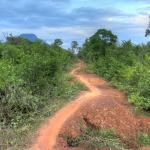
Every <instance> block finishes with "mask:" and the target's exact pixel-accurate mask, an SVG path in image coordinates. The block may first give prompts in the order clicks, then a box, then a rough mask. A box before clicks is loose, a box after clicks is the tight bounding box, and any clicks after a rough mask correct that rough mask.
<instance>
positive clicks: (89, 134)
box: [60, 127, 126, 150]
mask: <svg viewBox="0 0 150 150" xmlns="http://www.w3.org/2000/svg"><path fill="white" fill-rule="evenodd" d="M81 130H82V129H81ZM60 136H61V137H63V138H65V139H66V140H67V143H68V147H81V148H91V149H101V148H116V149H118V150H125V149H126V145H125V144H124V143H123V142H122V141H121V140H120V139H119V138H118V137H117V135H116V133H115V132H114V130H113V129H108V130H105V129H103V128H96V129H92V128H91V127H88V128H86V129H83V130H82V134H81V135H79V136H77V137H73V136H72V135H69V136H65V135H60Z"/></svg>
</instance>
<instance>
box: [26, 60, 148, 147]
mask: <svg viewBox="0 0 150 150" xmlns="http://www.w3.org/2000/svg"><path fill="white" fill-rule="evenodd" d="M83 65H84V63H83V62H81V61H80V63H78V68H76V69H74V70H72V71H71V74H73V75H75V79H76V80H79V81H80V82H82V83H84V84H85V86H87V87H88V88H89V90H88V91H81V92H80V95H79V96H78V97H77V99H76V100H74V101H72V102H70V103H69V104H67V105H66V106H65V107H64V108H62V109H61V110H59V111H58V112H57V113H56V114H55V115H54V116H52V117H51V118H49V120H48V121H47V122H46V123H44V124H43V125H42V126H41V127H40V128H39V130H38V131H37V137H36V139H34V140H33V144H32V145H31V146H30V148H28V150H81V149H82V148H80V147H75V148H73V147H68V144H67V141H66V140H65V139H64V138H62V137H60V136H59V134H63V135H70V134H71V135H73V136H77V135H79V134H81V131H80V130H79V126H80V125H81V124H82V126H83V127H84V128H86V127H87V126H92V127H93V128H96V127H98V126H101V127H105V128H106V129H108V128H114V129H115V131H116V132H117V135H118V137H120V138H121V139H122V140H123V141H124V142H125V143H126V144H129V145H130V144H132V145H135V147H136V143H135V142H134V139H135V137H136V133H137V132H138V131H144V132H146V133H148V134H149V135H150V119H149V118H147V117H144V116H142V115H140V114H137V113H133V112H132V111H131V110H133V109H132V106H131V104H129V103H128V102H127V98H126V97H125V95H124V94H123V93H122V92H120V91H117V90H116V89H115V88H113V87H110V86H109V83H108V82H106V81H104V80H103V79H101V78H99V77H98V76H97V75H95V74H88V73H81V72H80V70H81V67H82V66H83ZM122 134H124V135H126V136H127V137H128V139H126V140H124V139H123V138H122V136H121V135H122ZM86 149H87V148H86ZM141 149H142V150H150V148H146V147H145V148H144V147H143V148H141Z"/></svg>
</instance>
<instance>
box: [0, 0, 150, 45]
mask: <svg viewBox="0 0 150 150" xmlns="http://www.w3.org/2000/svg"><path fill="white" fill-rule="evenodd" d="M0 10H1V13H0V40H4V37H5V36H8V35H9V34H12V35H13V36H17V35H20V34H22V33H34V34H36V35H37V37H38V38H40V39H42V40H44V41H46V42H47V43H52V42H53V41H54V40H55V39H57V38H59V39H61V40H62V41H63V45H62V46H63V47H64V48H68V47H70V45H71V41H78V43H79V45H80V46H82V44H83V43H84V42H85V39H86V38H89V37H90V36H92V35H93V34H94V33H95V32H96V31H97V30H98V29H103V28H104V29H107V30H111V31H112V33H113V34H115V35H117V36H118V39H119V40H118V41H119V42H121V41H123V40H129V39H130V40H131V41H132V42H133V43H135V44H141V43H147V42H148V41H150V36H149V37H145V30H146V28H147V27H148V23H149V21H150V19H149V18H148V16H149V15H150V0H0Z"/></svg>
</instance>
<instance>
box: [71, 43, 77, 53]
mask: <svg viewBox="0 0 150 150" xmlns="http://www.w3.org/2000/svg"><path fill="white" fill-rule="evenodd" d="M78 45H79V44H78V42H77V41H72V42H71V49H72V51H73V53H75V52H76V51H77V48H78Z"/></svg>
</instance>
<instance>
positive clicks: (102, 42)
mask: <svg viewBox="0 0 150 150" xmlns="http://www.w3.org/2000/svg"><path fill="white" fill-rule="evenodd" d="M116 42H117V36H116V35H114V34H112V32H111V31H109V30H106V29H99V30H98V31H97V32H96V33H95V34H94V35H93V36H91V37H90V38H89V39H86V41H85V43H84V44H83V49H82V51H79V57H80V58H82V59H84V60H85V61H87V62H93V61H97V60H98V59H99V57H101V56H105V55H106V48H108V47H111V46H113V44H114V43H116Z"/></svg>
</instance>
